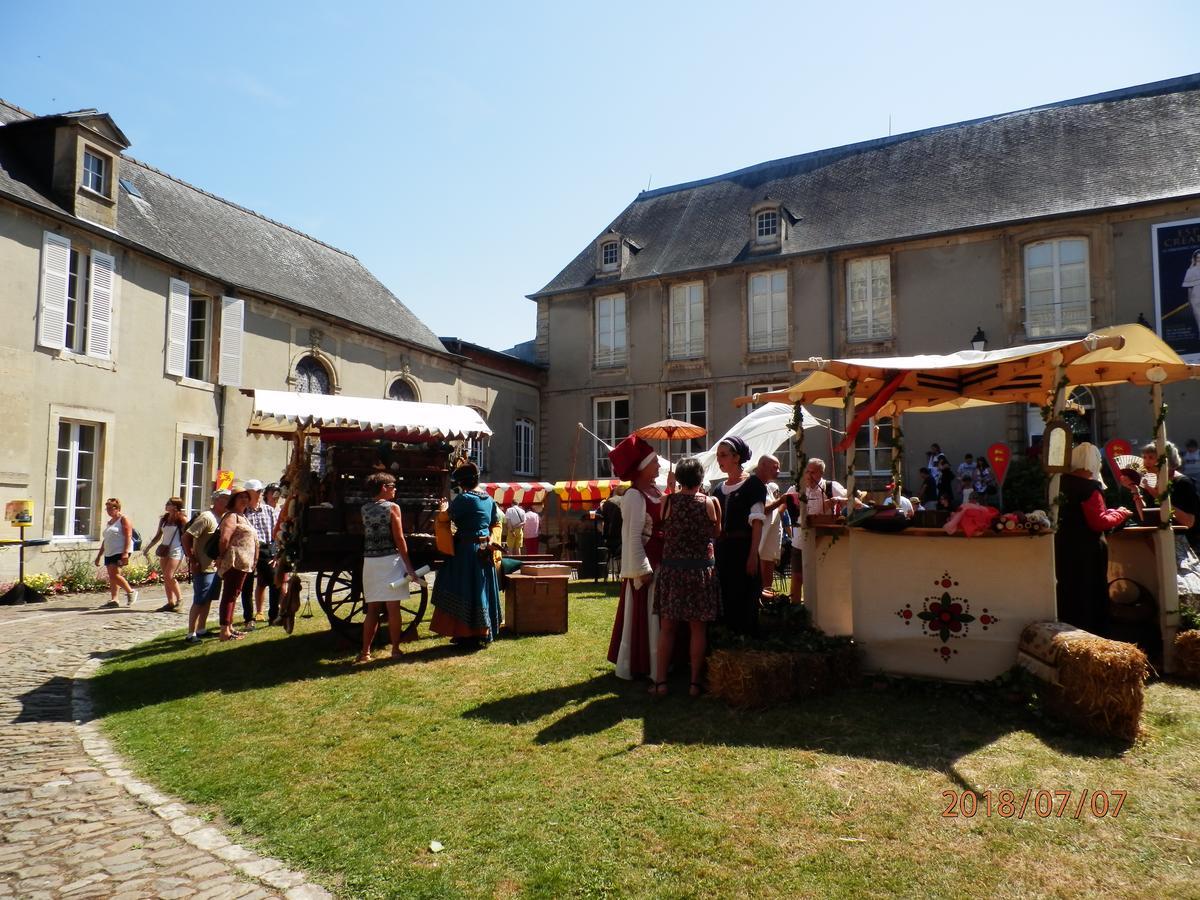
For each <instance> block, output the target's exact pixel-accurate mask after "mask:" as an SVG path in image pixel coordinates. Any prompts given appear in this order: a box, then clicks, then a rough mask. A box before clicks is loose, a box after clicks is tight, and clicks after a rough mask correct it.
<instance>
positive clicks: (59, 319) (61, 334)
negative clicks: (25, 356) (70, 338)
mask: <svg viewBox="0 0 1200 900" xmlns="http://www.w3.org/2000/svg"><path fill="white" fill-rule="evenodd" d="M70 269H71V242H70V241H69V240H67V239H66V238H65V237H63V236H62V235H61V234H55V233H54V232H52V231H47V232H44V233H43V235H42V283H41V289H40V291H39V298H38V335H37V342H38V346H40V347H49V348H50V349H51V350H62V349H63V348H64V347H66V346H67V285H68V283H69V280H70Z"/></svg>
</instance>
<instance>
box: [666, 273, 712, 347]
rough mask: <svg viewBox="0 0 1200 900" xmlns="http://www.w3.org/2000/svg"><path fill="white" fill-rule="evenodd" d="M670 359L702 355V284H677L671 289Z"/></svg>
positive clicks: (697, 282)
mask: <svg viewBox="0 0 1200 900" xmlns="http://www.w3.org/2000/svg"><path fill="white" fill-rule="evenodd" d="M670 314H671V342H670V350H669V355H670V358H671V359H696V358H698V357H701V356H703V355H704V284H703V282H700V281H696V282H693V283H691V284H677V285H674V286H673V287H672V288H671V309H670Z"/></svg>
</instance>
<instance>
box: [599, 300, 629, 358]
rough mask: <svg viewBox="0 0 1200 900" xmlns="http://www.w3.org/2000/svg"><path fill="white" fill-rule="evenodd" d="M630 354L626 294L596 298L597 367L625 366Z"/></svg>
mask: <svg viewBox="0 0 1200 900" xmlns="http://www.w3.org/2000/svg"><path fill="white" fill-rule="evenodd" d="M627 354H628V341H627V337H626V333H625V295H624V294H612V295H611V296H608V297H597V298H596V367H597V368H605V367H608V366H623V365H625V360H626V358H627Z"/></svg>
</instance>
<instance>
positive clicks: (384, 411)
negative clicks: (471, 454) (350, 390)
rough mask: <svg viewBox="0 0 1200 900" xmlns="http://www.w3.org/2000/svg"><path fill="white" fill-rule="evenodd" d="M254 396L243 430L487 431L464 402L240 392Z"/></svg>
mask: <svg viewBox="0 0 1200 900" xmlns="http://www.w3.org/2000/svg"><path fill="white" fill-rule="evenodd" d="M243 393H247V394H250V395H251V396H252V397H253V399H254V412H253V413H252V414H251V416H250V424H249V426H247V428H246V432H247V434H271V435H292V434H295V432H296V429H297V428H300V427H304V428H310V429H321V428H357V429H359V430H361V431H386V432H399V433H402V434H403V435H404V436H405V437H406V438H408V439H410V440H426V441H428V440H446V441H457V440H463V439H464V438H470V437H478V436H480V435H485V434H491V433H492V429H490V428H488V425H487V423H486V422H485V421H483V418H482V417H481V416H480V415H479V413H477V412H476V411H475V410H473V409H471V407H469V406H450V405H448V404H442V403H416V402H412V401H407V400H383V399H378V398H373V397H344V396H341V395H327V394H297V393H292V392H291V391H262V390H253V391H243Z"/></svg>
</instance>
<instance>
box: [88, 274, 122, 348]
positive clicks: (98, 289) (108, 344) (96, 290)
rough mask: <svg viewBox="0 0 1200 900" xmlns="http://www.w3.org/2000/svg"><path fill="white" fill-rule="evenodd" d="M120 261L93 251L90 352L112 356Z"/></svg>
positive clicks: (90, 295)
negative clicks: (118, 264)
mask: <svg viewBox="0 0 1200 900" xmlns="http://www.w3.org/2000/svg"><path fill="white" fill-rule="evenodd" d="M116 286H117V277H116V260H115V259H113V257H111V256H109V255H108V254H107V253H100V252H99V251H96V250H93V251H92V267H91V277H90V278H89V279H88V293H87V298H88V299H87V355H88V356H94V357H96V358H97V359H111V358H112V330H113V297H114V295H115V293H116Z"/></svg>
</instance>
